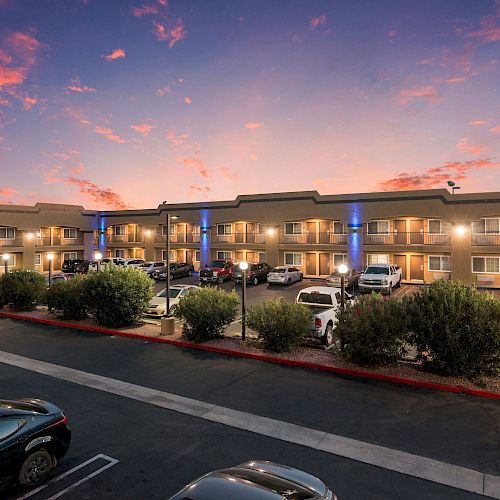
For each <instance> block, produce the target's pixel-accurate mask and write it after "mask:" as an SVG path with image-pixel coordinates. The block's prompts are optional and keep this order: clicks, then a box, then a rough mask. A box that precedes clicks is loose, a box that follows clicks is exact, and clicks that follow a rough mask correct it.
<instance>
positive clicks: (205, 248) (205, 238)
mask: <svg viewBox="0 0 500 500" xmlns="http://www.w3.org/2000/svg"><path fill="white" fill-rule="evenodd" d="M210 260H211V259H210V220H209V212H208V210H207V209H203V210H201V211H200V266H203V265H205V264H206V263H207V262H209V261H210Z"/></svg>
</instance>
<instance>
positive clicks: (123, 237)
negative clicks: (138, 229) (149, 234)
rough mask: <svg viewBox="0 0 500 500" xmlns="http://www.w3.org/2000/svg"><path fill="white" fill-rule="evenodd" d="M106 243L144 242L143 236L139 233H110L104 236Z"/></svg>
mask: <svg viewBox="0 0 500 500" xmlns="http://www.w3.org/2000/svg"><path fill="white" fill-rule="evenodd" d="M106 242H107V243H144V237H143V236H142V235H141V234H134V233H129V234H120V235H118V234H111V235H108V236H106Z"/></svg>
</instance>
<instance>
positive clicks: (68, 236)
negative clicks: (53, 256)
mask: <svg viewBox="0 0 500 500" xmlns="http://www.w3.org/2000/svg"><path fill="white" fill-rule="evenodd" d="M75 238H76V229H75V228H74V227H65V228H63V239H65V240H74V239H75Z"/></svg>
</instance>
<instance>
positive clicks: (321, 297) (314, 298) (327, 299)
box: [299, 292, 333, 306]
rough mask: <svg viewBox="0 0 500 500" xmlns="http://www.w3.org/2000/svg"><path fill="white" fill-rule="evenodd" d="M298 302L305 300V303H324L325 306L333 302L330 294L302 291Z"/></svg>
mask: <svg viewBox="0 0 500 500" xmlns="http://www.w3.org/2000/svg"><path fill="white" fill-rule="evenodd" d="M299 302H305V303H306V304H325V305H327V306H331V305H332V304H333V302H332V296H331V295H328V294H326V293H319V292H310V293H307V292H302V293H301V294H300V295H299Z"/></svg>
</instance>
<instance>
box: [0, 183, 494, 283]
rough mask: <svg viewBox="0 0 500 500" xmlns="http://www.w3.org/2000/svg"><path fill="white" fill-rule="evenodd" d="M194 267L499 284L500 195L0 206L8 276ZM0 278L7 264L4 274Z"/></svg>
mask: <svg viewBox="0 0 500 500" xmlns="http://www.w3.org/2000/svg"><path fill="white" fill-rule="evenodd" d="M167 214H170V216H176V218H172V219H171V231H170V241H171V255H170V259H171V260H172V261H179V262H190V263H192V264H194V266H195V268H199V266H200V265H202V264H204V263H206V262H208V261H209V260H213V259H216V258H226V259H227V258H228V259H232V260H234V261H239V260H248V261H266V262H267V263H269V264H270V265H271V266H275V265H278V264H289V265H293V266H296V267H299V268H300V269H302V271H303V273H304V276H310V277H320V276H325V275H328V274H329V273H330V272H332V271H333V270H334V268H335V267H336V266H338V265H339V264H340V263H342V262H345V263H347V264H348V265H349V266H350V267H355V268H364V267H366V266H367V265H368V264H371V263H381V262H389V263H394V264H396V265H398V266H400V267H401V268H402V270H403V280H404V281H406V282H414V283H429V282H432V281H433V280H436V279H438V278H451V279H459V280H462V281H465V282H474V283H477V284H478V285H479V286H488V287H500V193H498V192H496V193H474V194H451V193H449V192H448V191H447V190H445V189H432V190H419V191H402V192H382V193H363V194H346V195H320V194H318V193H317V192H316V191H305V192H293V193H272V194H258V195H243V196H238V197H237V198H236V199H235V200H233V201H221V202H200V203H181V204H160V205H159V206H158V207H157V208H152V209H144V210H142V209H138V210H113V211H91V210H85V209H84V208H83V207H81V206H77V205H60V204H47V203H37V204H36V205H34V206H32V207H31V206H21V205H1V206H0V253H1V254H8V255H9V259H8V266H9V268H11V269H12V268H28V269H37V270H39V271H42V272H44V271H47V270H48V259H47V258H46V257H47V254H49V253H52V254H54V260H53V266H54V270H57V269H60V268H61V264H62V262H63V260H64V259H74V258H85V259H89V260H92V259H93V255H94V252H95V251H99V252H101V253H102V254H103V255H106V256H113V257H125V258H127V257H135V258H144V259H146V260H165V258H166V250H165V247H166V220H167ZM0 269H2V270H3V266H0Z"/></svg>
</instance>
